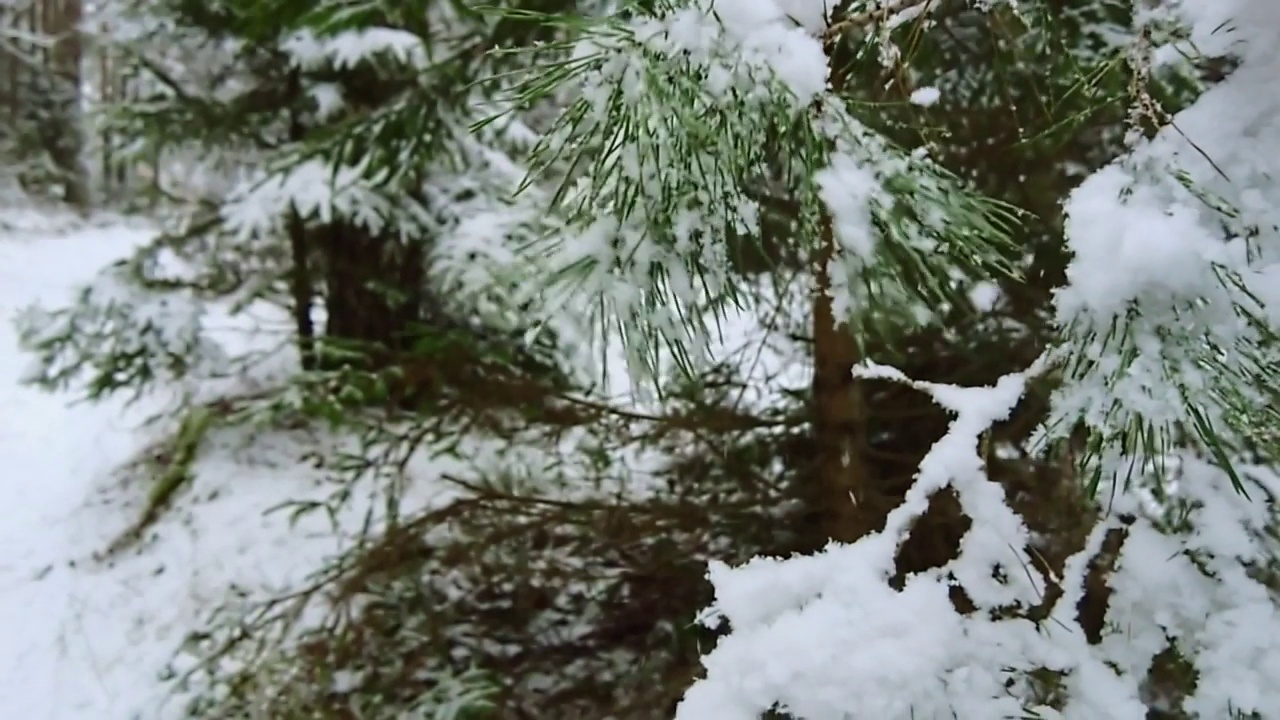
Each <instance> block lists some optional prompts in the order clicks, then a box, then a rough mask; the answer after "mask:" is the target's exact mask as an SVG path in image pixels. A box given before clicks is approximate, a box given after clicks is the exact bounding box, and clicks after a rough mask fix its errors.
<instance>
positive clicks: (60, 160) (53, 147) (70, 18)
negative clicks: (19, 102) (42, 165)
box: [41, 0, 92, 210]
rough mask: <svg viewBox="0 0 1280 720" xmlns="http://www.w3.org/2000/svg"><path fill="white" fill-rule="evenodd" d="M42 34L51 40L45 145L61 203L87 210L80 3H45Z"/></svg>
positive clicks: (50, 0) (61, 0) (64, 0)
mask: <svg viewBox="0 0 1280 720" xmlns="http://www.w3.org/2000/svg"><path fill="white" fill-rule="evenodd" d="M41 5H42V9H43V10H44V12H43V15H44V17H43V19H44V20H45V21H46V23H47V25H46V27H45V31H46V32H47V33H48V35H49V36H50V37H52V38H53V39H54V42H53V48H52V50H51V52H50V57H49V61H48V68H49V71H50V72H51V74H52V75H53V82H52V86H53V87H52V91H53V98H52V101H53V105H54V115H55V118H54V119H55V121H56V123H55V124H56V125H57V126H58V127H57V128H56V132H52V133H50V135H49V140H50V141H49V142H47V143H46V145H47V148H46V149H47V151H48V152H49V156H50V157H51V158H52V159H53V162H54V164H55V165H56V166H57V167H58V169H59V170H60V171H61V172H62V175H63V200H64V201H65V202H66V203H67V204H69V205H72V206H74V207H76V208H78V209H80V210H87V209H88V208H89V205H90V203H91V202H92V198H91V197H90V191H89V179H88V171H87V168H86V167H85V165H84V158H83V153H84V137H83V133H84V128H83V127H81V124H80V117H81V110H80V96H81V92H80V83H81V79H82V76H81V71H80V62H81V55H82V54H83V43H82V38H81V33H80V23H81V21H82V20H83V17H84V8H83V6H82V4H81V0H44V1H43V2H42V3H41Z"/></svg>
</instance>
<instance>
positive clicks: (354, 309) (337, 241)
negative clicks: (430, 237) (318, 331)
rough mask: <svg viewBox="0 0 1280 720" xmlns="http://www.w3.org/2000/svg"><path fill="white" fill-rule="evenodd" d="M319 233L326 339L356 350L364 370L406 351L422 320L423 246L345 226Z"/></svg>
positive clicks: (336, 226) (378, 367)
mask: <svg viewBox="0 0 1280 720" xmlns="http://www.w3.org/2000/svg"><path fill="white" fill-rule="evenodd" d="M318 232H319V233H320V236H321V237H320V238H319V239H320V248H321V251H322V252H323V254H324V262H325V265H326V267H325V273H326V278H325V280H326V281H325V285H326V292H325V310H326V311H327V316H328V317H327V320H326V323H325V336H326V339H327V340H328V341H329V342H331V343H334V344H336V345H338V346H346V347H347V348H349V349H352V350H358V351H360V352H361V354H362V355H364V357H365V365H366V367H368V368H369V369H380V368H382V367H385V366H386V365H387V364H389V363H391V362H394V361H395V359H396V357H397V355H399V354H400V353H403V352H405V351H407V350H409V349H410V348H411V346H412V342H413V339H412V336H413V332H414V329H415V327H416V326H417V325H418V324H419V323H420V322H421V318H422V306H423V288H424V284H425V281H426V278H425V272H426V270H425V259H424V257H423V249H422V246H421V245H420V244H419V243H415V242H413V241H402V240H398V239H393V238H382V237H376V236H372V235H370V234H369V233H368V231H366V230H364V229H362V228H358V227H353V226H351V225H348V224H345V223H334V224H332V225H329V226H328V227H325V228H323V229H319V230H318Z"/></svg>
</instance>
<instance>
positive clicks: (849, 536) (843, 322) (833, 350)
mask: <svg viewBox="0 0 1280 720" xmlns="http://www.w3.org/2000/svg"><path fill="white" fill-rule="evenodd" d="M847 5H848V3H847V2H843V3H839V4H838V6H837V10H836V13H835V14H834V15H833V16H834V17H840V16H841V15H842V14H843V11H842V10H841V8H845V7H847ZM836 42H838V40H836V39H834V38H832V39H831V40H830V41H829V44H828V47H827V56H828V67H829V68H830V73H831V76H830V77H831V81H830V82H831V86H832V89H833V90H836V91H838V90H839V88H840V87H841V86H842V85H843V82H844V80H845V78H844V77H843V74H844V73H843V71H842V70H841V69H840V68H839V65H840V63H838V62H836V60H835V55H836V54H837V53H836V46H835V43H836ZM820 239H821V246H820V248H819V250H818V252H817V253H816V255H817V257H816V258H814V265H815V267H814V272H815V273H816V279H817V283H816V285H817V288H816V296H815V297H814V299H813V384H812V393H813V397H812V401H811V402H812V410H811V412H812V418H811V419H812V428H813V442H814V450H815V458H814V465H813V475H812V477H811V479H810V482H811V483H812V487H811V488H809V492H808V493H806V495H808V497H807V498H805V500H806V504H808V506H809V508H808V512H807V513H806V515H807V516H808V517H809V518H812V519H816V520H817V524H818V527H819V528H820V529H821V531H822V533H823V534H824V535H825V539H827V540H836V541H839V542H853V541H855V540H857V539H858V538H861V537H862V536H863V535H865V534H867V533H868V532H870V531H871V530H873V529H875V523H876V522H877V520H878V512H879V510H880V507H879V506H880V505H881V504H882V503H880V502H878V501H877V498H874V497H873V496H872V492H873V490H874V484H873V481H872V478H871V475H870V466H869V464H868V462H867V457H866V448H867V417H866V416H867V413H866V401H865V398H864V396H863V389H862V383H861V382H860V381H858V380H855V379H854V377H853V368H854V367H855V366H856V365H857V364H858V363H859V362H861V360H862V352H861V348H860V347H859V345H858V341H857V338H856V337H855V336H854V334H853V330H852V328H850V327H849V323H848V319H846V318H838V317H836V316H835V312H834V308H833V305H832V298H831V277H830V272H829V271H830V266H831V261H832V260H833V259H834V258H835V257H836V255H837V253H838V252H839V244H838V243H837V242H836V237H835V230H834V228H833V226H832V220H831V217H830V216H829V215H826V214H825V213H824V216H823V218H822V237H821V238H820Z"/></svg>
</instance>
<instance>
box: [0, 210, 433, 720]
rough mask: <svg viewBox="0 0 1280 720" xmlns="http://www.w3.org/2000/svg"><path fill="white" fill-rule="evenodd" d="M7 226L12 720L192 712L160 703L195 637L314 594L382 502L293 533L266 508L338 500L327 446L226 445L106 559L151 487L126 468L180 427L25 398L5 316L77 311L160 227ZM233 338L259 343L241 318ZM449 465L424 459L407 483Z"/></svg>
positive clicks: (4, 450)
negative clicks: (94, 281)
mask: <svg viewBox="0 0 1280 720" xmlns="http://www.w3.org/2000/svg"><path fill="white" fill-rule="evenodd" d="M0 215H2V213H0ZM6 219H8V220H11V222H6ZM4 227H10V228H15V227H16V228H20V229H18V230H9V231H2V230H0V318H3V320H4V321H5V322H3V323H2V324H0V467H2V468H4V472H3V473H0V486H2V487H3V497H4V498H5V500H6V502H5V509H4V511H3V512H4V518H3V520H0V636H3V638H4V647H5V650H6V652H5V653H3V655H2V656H0V717H6V718H10V717H12V718H28V719H30V720H46V719H48V720H61V719H63V718H66V719H68V720H70V719H72V718H74V719H83V718H90V717H92V718H138V719H139V720H151V719H152V718H166V717H179V716H181V714H182V707H181V706H182V703H181V702H180V701H179V700H177V699H175V698H166V697H165V693H166V692H167V689H166V685H165V683H163V682H162V678H163V675H164V673H165V672H166V669H167V665H168V663H169V661H170V660H171V658H172V657H173V654H174V652H175V650H177V649H178V647H179V645H180V643H181V642H182V640H183V638H184V637H185V635H186V634H187V633H188V632H190V631H192V630H196V629H199V628H200V627H201V625H202V624H203V621H204V620H205V618H206V617H207V615H208V613H209V612H211V611H212V610H214V609H215V608H216V607H217V606H219V605H220V604H222V603H223V602H224V601H225V600H226V599H227V597H228V592H229V591H230V590H231V589H232V588H234V589H235V590H236V591H237V592H238V593H243V594H244V595H246V596H247V597H250V598H253V597H263V596H266V595H269V594H273V593H276V592H281V591H285V590H288V589H290V588H294V587H296V586H297V585H298V584H299V583H302V582H304V581H305V579H306V577H307V575H308V574H309V573H310V572H312V571H314V570H315V569H316V568H317V567H318V566H319V565H320V564H321V563H322V562H323V561H324V560H325V558H327V557H329V556H331V555H332V554H334V553H336V552H338V551H339V550H340V549H341V547H342V541H343V537H344V533H343V532H342V528H344V527H345V528H354V527H356V526H357V525H358V524H359V523H360V522H361V521H362V520H363V519H364V512H365V511H366V510H367V509H369V508H368V503H371V502H376V498H375V495H376V494H375V493H372V492H369V493H363V494H362V493H361V492H360V491H359V490H357V492H356V493H355V495H356V497H357V498H358V497H361V496H365V497H368V498H369V499H368V501H367V502H366V503H363V504H362V503H361V502H358V501H357V502H354V503H352V504H351V505H350V506H349V507H348V508H347V509H346V510H345V511H344V513H342V514H340V516H339V517H338V518H337V520H338V525H339V529H338V532H335V531H334V527H333V526H332V525H330V523H329V520H328V519H327V518H325V517H324V516H323V514H322V513H315V514H312V515H309V516H305V517H303V518H301V519H300V520H298V522H297V523H296V524H293V523H291V519H290V513H289V512H287V511H282V512H276V513H267V512H266V511H267V510H269V509H271V508H273V507H278V506H281V505H282V504H285V503H288V502H290V501H308V500H312V501H324V500H326V499H328V498H329V496H330V495H331V494H332V493H333V492H334V490H335V488H334V487H333V486H332V484H331V483H329V482H327V481H326V480H325V476H324V475H323V473H322V472H321V471H319V470H317V469H315V468H314V467H312V466H311V465H309V464H307V463H305V462H303V455H304V454H305V453H306V451H307V450H309V449H314V447H315V445H316V442H317V439H316V438H314V437H305V436H303V435H301V434H294V435H287V434H271V435H267V436H263V435H262V434H258V435H257V436H252V434H251V433H247V432H246V433H235V432H231V431H226V432H218V433H215V434H214V435H213V436H212V437H211V438H210V439H209V441H208V442H207V443H206V446H205V447H204V448H203V452H202V453H201V456H200V459H199V460H198V461H197V464H196V467H195V480H194V481H193V482H192V483H191V484H190V486H189V487H187V488H186V489H185V490H184V491H182V492H181V493H180V496H179V499H178V500H177V501H176V504H175V507H173V508H171V509H170V510H169V511H168V512H166V513H165V514H164V515H163V516H162V517H161V519H160V521H159V522H157V523H156V524H155V525H154V526H152V527H150V528H149V529H148V532H147V533H146V534H144V536H143V538H142V542H141V543H140V544H139V545H138V546H136V547H133V548H131V549H128V550H126V551H124V552H122V553H120V554H119V555H117V556H113V557H112V558H111V559H110V560H103V559H101V558H100V555H101V552H102V551H103V550H104V549H105V548H107V547H108V546H109V545H111V543H112V542H113V541H114V540H116V539H117V538H118V537H119V536H120V534H121V533H122V532H123V531H124V530H125V529H127V528H128V527H129V525H130V524H131V523H133V522H134V521H136V520H137V519H138V517H139V513H140V512H141V511H142V507H143V504H144V502H145V497H146V493H147V488H148V487H149V485H148V478H146V477H145V475H144V476H141V477H140V476H139V474H138V473H137V472H131V471H129V470H128V468H127V466H128V464H129V462H130V461H131V460H134V459H136V458H137V457H138V455H139V453H142V452H145V451H146V450H147V448H148V447H149V446H150V445H151V444H152V443H153V442H155V441H156V440H157V439H159V438H160V437H162V436H163V435H164V434H165V433H167V432H172V430H173V428H174V426H175V425H176V422H177V419H178V418H176V417H164V416H163V415H162V417H161V422H159V423H158V424H156V425H154V426H150V427H143V423H144V421H145V420H147V419H148V418H150V417H152V416H154V415H156V414H157V413H161V414H163V412H164V410H165V408H167V407H169V404H170V402H171V400H172V398H165V397H153V398H148V399H145V400H143V401H142V402H139V403H137V404H135V405H133V406H129V407H126V406H125V405H124V404H123V403H121V402H114V401H109V402H106V403H103V404H101V405H85V404H75V403H73V400H74V398H71V397H67V396H55V395H49V394H45V393H43V392H41V391H40V390H37V389H34V388H28V387H22V386H21V385H20V384H19V379H20V378H21V377H22V376H23V372H24V370H25V369H26V366H27V364H28V362H29V358H28V357H27V356H26V355H25V354H24V353H22V352H21V351H20V350H19V348H18V345H17V338H16V337H15V333H14V331H13V328H12V326H11V324H10V323H9V322H8V321H9V320H11V319H12V318H13V316H14V314H15V313H17V312H18V311H19V310H20V309H22V308H23V307H25V306H27V305H28V304H30V303H32V302H36V301H42V302H48V303H50V304H58V303H60V302H64V301H66V300H68V299H69V298H70V295H69V293H70V292H71V291H72V290H73V288H74V287H75V286H76V285H77V284H78V283H80V282H83V281H85V280H88V279H89V278H91V277H92V276H93V275H94V273H96V272H97V271H99V270H100V269H101V268H102V267H103V266H105V265H107V264H108V263H110V262H112V261H114V260H116V259H119V258H121V257H124V256H125V255H127V254H128V253H129V252H130V251H131V250H133V249H134V248H136V247H138V246H139V245H140V244H142V243H144V242H145V241H146V240H147V239H148V238H149V237H150V236H151V234H152V232H153V231H151V230H149V229H148V228H147V227H146V226H145V225H144V224H141V223H137V222H107V223H105V224H104V223H103V222H100V221H86V222H79V223H64V222H62V219H61V218H43V219H42V218H41V217H40V216H39V215H38V214H34V213H33V214H18V215H14V216H12V217H10V216H3V217H0V228H4ZM246 321H249V322H252V321H253V320H249V319H246ZM221 330H222V331H223V332H225V334H226V335H227V337H228V338H229V339H230V338H234V337H235V336H236V333H237V330H238V331H239V333H240V335H249V336H250V337H251V336H252V333H248V334H246V333H245V332H244V330H245V328H239V329H237V328H236V327H234V323H233V322H231V321H228V323H227V325H226V327H225V328H221ZM340 444H341V443H340V442H338V441H334V442H333V443H332V444H331V446H332V447H334V448H337V447H338V446H339V445H340ZM441 470H447V469H446V468H441V467H439V466H438V465H437V464H435V463H434V461H430V460H424V461H423V465H422V466H421V467H411V468H410V473H409V474H410V477H415V478H416V477H423V478H431V477H439V474H440V471H441ZM410 485H411V486H410V487H409V488H408V490H407V493H408V494H407V497H406V499H405V502H404V507H403V509H405V510H409V511H411V510H413V509H415V506H417V507H422V506H424V505H425V504H427V503H429V502H431V501H432V500H433V499H435V498H437V497H438V493H437V492H436V491H437V490H438V489H439V485H437V484H432V483H430V482H424V483H422V484H421V486H419V487H414V486H413V483H410Z"/></svg>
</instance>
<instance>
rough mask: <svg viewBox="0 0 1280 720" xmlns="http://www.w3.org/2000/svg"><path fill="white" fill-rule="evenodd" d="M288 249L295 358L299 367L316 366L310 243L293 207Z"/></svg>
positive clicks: (313, 287)
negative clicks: (296, 354)
mask: <svg viewBox="0 0 1280 720" xmlns="http://www.w3.org/2000/svg"><path fill="white" fill-rule="evenodd" d="M287 232H288V233H289V252H290V254H291V255H292V256H293V266H292V267H291V268H289V295H290V297H291V299H292V301H293V323H294V330H295V331H297V333H298V358H299V362H300V364H301V365H302V369H303V370H314V369H316V330H315V323H314V322H313V321H312V319H311V308H312V304H313V303H314V301H315V282H314V280H313V278H312V274H311V243H310V238H309V237H308V235H307V226H306V223H304V222H303V220H302V218H301V217H299V216H298V211H297V210H290V211H289V221H288V225H287Z"/></svg>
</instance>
